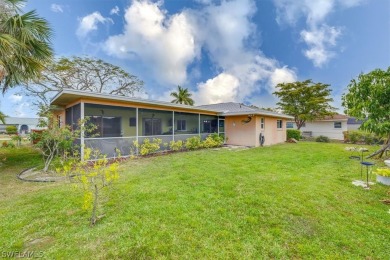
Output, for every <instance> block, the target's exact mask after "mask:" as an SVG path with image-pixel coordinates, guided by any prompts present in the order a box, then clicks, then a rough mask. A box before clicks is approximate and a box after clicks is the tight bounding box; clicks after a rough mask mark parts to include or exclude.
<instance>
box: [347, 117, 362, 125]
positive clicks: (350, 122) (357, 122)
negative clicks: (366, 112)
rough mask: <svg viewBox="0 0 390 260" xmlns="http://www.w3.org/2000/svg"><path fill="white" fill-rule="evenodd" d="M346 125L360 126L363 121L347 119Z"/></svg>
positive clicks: (353, 118) (352, 118)
mask: <svg viewBox="0 0 390 260" xmlns="http://www.w3.org/2000/svg"><path fill="white" fill-rule="evenodd" d="M347 124H348V125H361V124H363V120H357V119H356V118H355V117H348V121H347Z"/></svg>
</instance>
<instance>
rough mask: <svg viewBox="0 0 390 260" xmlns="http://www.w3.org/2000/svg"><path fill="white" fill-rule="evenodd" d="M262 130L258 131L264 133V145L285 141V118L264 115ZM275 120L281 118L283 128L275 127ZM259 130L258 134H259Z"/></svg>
mask: <svg viewBox="0 0 390 260" xmlns="http://www.w3.org/2000/svg"><path fill="white" fill-rule="evenodd" d="M260 118H261V117H258V122H259V123H258V125H259V128H260V120H261V119H260ZM264 119H265V125H264V130H262V131H260V132H262V133H263V134H264V145H273V144H278V143H283V142H285V141H286V120H284V119H279V118H274V117H265V118H264ZM277 120H282V122H283V123H282V126H283V128H281V129H278V128H277V123H276V122H277ZM260 132H259V134H260ZM259 134H258V135H259Z"/></svg>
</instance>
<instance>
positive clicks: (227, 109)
mask: <svg viewBox="0 0 390 260" xmlns="http://www.w3.org/2000/svg"><path fill="white" fill-rule="evenodd" d="M51 105H54V106H56V107H57V108H58V109H57V110H54V113H55V115H56V116H57V118H58V119H59V122H60V124H66V125H70V126H72V128H76V127H77V123H78V121H79V120H80V119H81V120H83V119H86V118H88V119H89V122H91V123H93V124H95V125H96V127H97V129H96V132H95V134H97V136H95V135H93V136H80V139H79V140H78V142H79V143H80V144H84V145H81V147H82V148H81V153H83V147H84V146H85V147H90V148H94V149H99V150H100V151H101V152H102V153H103V154H107V156H108V157H113V156H115V151H117V149H119V150H120V152H121V155H123V156H127V155H129V154H130V147H131V145H132V143H133V141H138V143H142V142H143V140H144V139H145V138H150V139H152V138H160V139H162V143H163V144H164V143H169V142H170V141H172V140H175V141H177V140H186V139H187V138H189V137H192V136H199V137H201V138H202V139H205V138H206V137H207V136H208V135H210V134H211V133H217V134H219V135H223V136H225V140H226V144H232V145H243V146H252V147H256V146H260V145H272V144H277V143H282V142H285V141H286V121H287V120H291V119H292V117H291V116H288V115H284V114H279V113H275V112H270V111H265V110H259V109H255V108H252V107H248V106H245V105H243V104H239V103H233V102H231V103H221V104H213V105H204V106H187V105H181V104H173V103H169V102H162V101H152V100H145V99H140V98H130V97H123V96H117V95H109V94H102V93H93V92H87V91H80V90H69V89H66V90H62V91H61V92H59V93H58V94H57V95H56V96H55V97H54V98H53V100H52V102H51Z"/></svg>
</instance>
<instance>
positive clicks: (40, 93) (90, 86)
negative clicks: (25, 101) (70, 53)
mask: <svg viewBox="0 0 390 260" xmlns="http://www.w3.org/2000/svg"><path fill="white" fill-rule="evenodd" d="M143 84H144V83H143V82H142V81H141V80H139V79H138V78H137V77H136V76H134V75H131V74H130V73H128V72H126V71H125V70H123V69H121V68H120V67H118V66H115V65H113V64H110V63H107V62H105V61H103V60H101V59H94V58H88V57H70V58H67V57H62V58H59V59H57V60H54V61H53V62H52V63H51V64H49V65H48V66H46V68H45V70H44V71H42V74H41V76H40V77H39V78H38V79H36V80H34V81H33V82H31V83H29V84H28V85H27V87H26V88H25V94H26V95H29V96H34V97H37V98H38V100H39V101H38V104H36V105H38V106H40V107H42V106H47V105H49V103H50V100H51V98H52V97H53V96H54V95H55V94H57V93H58V91H61V90H63V89H77V90H84V91H91V92H95V93H106V94H112V95H120V96H134V95H135V94H136V93H139V92H141V91H142V89H143Z"/></svg>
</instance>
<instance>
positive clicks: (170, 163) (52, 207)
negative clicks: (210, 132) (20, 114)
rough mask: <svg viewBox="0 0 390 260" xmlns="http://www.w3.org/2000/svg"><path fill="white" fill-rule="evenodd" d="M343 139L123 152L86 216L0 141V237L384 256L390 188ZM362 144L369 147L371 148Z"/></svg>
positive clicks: (148, 253)
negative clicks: (23, 173)
mask: <svg viewBox="0 0 390 260" xmlns="http://www.w3.org/2000/svg"><path fill="white" fill-rule="evenodd" d="M345 146H346V145H343V144H335V143H330V144H328V143H326V144H324V143H309V142H304V143H299V144H283V145H276V146H272V147H263V148H256V149H248V150H240V151H234V150H232V151H229V150H227V149H220V150H201V151H195V152H186V153H176V154H169V155H166V156H157V157H151V158H144V159H139V160H132V161H128V162H125V163H123V164H122V166H121V178H120V180H119V181H118V182H117V183H116V184H115V185H114V186H112V187H111V189H109V190H108V191H107V193H106V196H107V198H109V200H108V199H106V202H105V203H104V207H103V208H102V209H101V210H102V211H104V213H105V214H106V217H105V218H103V219H102V220H101V221H100V222H99V223H98V224H97V225H96V226H95V227H89V225H88V217H89V213H88V212H85V211H83V210H82V209H81V204H82V199H81V198H80V191H78V190H74V189H73V188H72V187H71V186H70V185H67V184H59V183H54V184H50V183H44V184H43V183H23V182H20V181H18V180H17V179H16V178H15V175H16V173H18V172H19V171H20V170H22V169H23V168H26V167H29V166H32V165H34V164H36V163H38V162H40V158H39V157H38V156H37V154H36V153H35V152H34V151H31V150H30V149H28V148H19V149H16V150H13V151H12V153H11V152H10V150H8V149H0V156H1V153H3V154H2V157H4V156H5V157H7V160H6V161H5V162H4V163H3V165H2V166H1V167H0V178H1V183H0V210H1V211H0V245H2V246H1V250H2V251H3V252H26V251H29V252H31V251H34V252H41V253H42V254H43V256H44V257H46V258H77V259H90V258H91V257H93V258H103V259H155V258H157V259H171V258H173V259H182V258H202V259H204V258H211V259H226V258H240V259H243V258H244V259H245V258H257V259H258V258H277V259H280V258H282V259H283V258H284V259H286V258H328V259H334V258H347V259H350V258H367V259H386V258H388V256H389V255H390V248H389V246H388V245H389V243H390V226H389V219H390V215H389V213H388V212H389V206H388V205H384V204H382V203H381V202H380V199H383V198H386V196H388V195H387V192H389V188H388V187H386V186H383V185H379V184H376V185H374V186H373V187H372V189H370V190H364V189H362V188H360V187H355V186H353V185H352V184H351V182H352V180H355V179H358V178H360V166H359V163H358V162H357V161H353V160H350V159H348V156H349V155H350V154H349V153H348V152H346V151H344V147H345ZM370 149H373V148H372V147H371V148H370Z"/></svg>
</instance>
